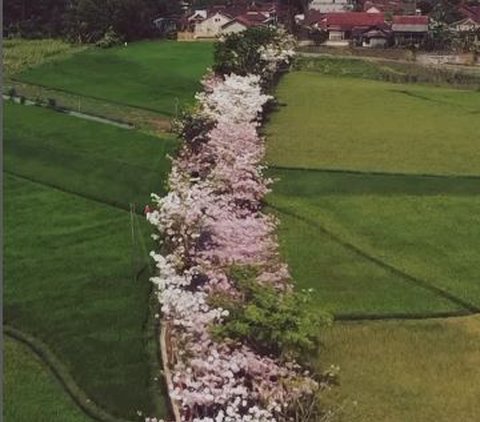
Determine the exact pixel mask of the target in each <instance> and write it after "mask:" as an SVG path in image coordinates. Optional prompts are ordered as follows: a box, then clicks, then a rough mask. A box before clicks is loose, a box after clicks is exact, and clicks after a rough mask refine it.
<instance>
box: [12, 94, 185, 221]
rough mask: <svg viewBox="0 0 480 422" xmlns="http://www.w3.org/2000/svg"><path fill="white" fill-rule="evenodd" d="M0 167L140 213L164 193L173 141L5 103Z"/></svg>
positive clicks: (48, 111) (174, 141)
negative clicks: (152, 197) (1, 163)
mask: <svg viewBox="0 0 480 422" xmlns="http://www.w3.org/2000/svg"><path fill="white" fill-rule="evenodd" d="M4 119H5V127H4V154H5V158H4V168H5V170H6V171H8V172H11V173H14V174H15V175H18V176H22V177H25V178H29V179H33V180H36V181H39V182H41V183H44V184H47V185H50V186H54V187H57V188H59V189H62V190H65V191H68V192H74V193H76V194H79V195H83V196H86V197H88V198H92V199H95V200H98V201H102V202H107V203H109V204H112V205H115V206H119V207H122V208H124V209H127V210H128V209H130V208H129V207H130V204H134V205H135V208H136V210H137V211H139V212H142V210H143V207H144V205H145V204H146V203H147V202H148V201H149V197H150V193H151V192H159V193H162V192H164V188H165V185H164V180H165V178H166V176H167V174H168V172H169V169H170V162H169V160H167V159H166V155H168V154H174V151H175V148H176V140H175V139H174V138H173V137H172V136H170V137H167V136H165V137H164V138H156V137H153V136H147V135H144V134H142V133H139V132H135V131H129V130H125V129H120V128H116V127H112V126H108V125H105V124H101V123H93V122H90V121H86V120H82V119H77V118H74V117H70V116H67V115H63V114H60V113H54V112H52V111H50V110H46V109H42V108H38V107H25V106H21V105H16V104H12V103H6V104H5V113H4Z"/></svg>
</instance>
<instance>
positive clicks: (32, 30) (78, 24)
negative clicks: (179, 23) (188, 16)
mask: <svg viewBox="0 0 480 422" xmlns="http://www.w3.org/2000/svg"><path fill="white" fill-rule="evenodd" d="M3 13H4V15H3V18H4V22H3V32H4V34H3V35H4V37H5V36H7V37H8V36H22V37H25V38H42V37H62V38H66V39H68V40H69V41H72V42H80V43H90V42H97V41H99V40H101V39H102V38H103V37H105V35H106V34H112V33H114V34H116V35H117V36H118V37H119V38H121V39H123V40H125V41H130V40H135V39H140V38H146V37H150V36H153V35H154V34H155V26H154V25H153V20H154V19H155V18H157V17H161V16H170V15H174V14H179V13H181V2H180V1H179V0H41V1H39V0H4V3H3Z"/></svg>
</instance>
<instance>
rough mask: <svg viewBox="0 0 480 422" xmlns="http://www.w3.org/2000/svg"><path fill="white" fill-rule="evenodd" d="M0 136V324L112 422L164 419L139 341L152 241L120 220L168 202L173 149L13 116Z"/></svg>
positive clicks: (37, 115)
mask: <svg viewBox="0 0 480 422" xmlns="http://www.w3.org/2000/svg"><path fill="white" fill-rule="evenodd" d="M4 136H5V138H4V139H5V140H4V151H5V162H4V170H5V171H6V172H7V174H6V177H5V186H4V196H5V237H4V242H5V279H4V280H5V282H4V318H5V321H6V323H8V324H10V325H11V326H13V327H15V328H17V329H19V330H22V331H25V332H26V333H28V334H31V335H33V336H35V337H38V338H39V339H40V340H42V341H44V342H45V343H47V345H48V346H49V347H50V348H51V349H52V351H53V352H54V353H55V354H56V355H57V356H58V357H59V358H60V359H61V361H62V362H63V363H64V365H65V366H66V367H67V368H68V371H69V372H70V373H71V375H72V376H73V378H74V379H75V381H76V382H77V384H78V385H79V386H80V387H81V388H82V389H83V390H84V391H85V392H86V393H87V394H88V395H89V397H90V398H91V399H92V400H93V401H95V402H96V403H97V404H99V405H100V406H102V407H103V408H105V409H106V410H107V411H109V412H111V413H112V414H114V415H117V416H119V417H128V418H134V417H136V416H135V415H136V412H137V410H140V411H143V412H146V413H147V414H153V413H155V414H157V415H163V414H165V407H164V406H165V405H164V403H163V402H162V401H161V400H159V399H161V397H160V398H159V397H158V388H159V386H158V385H157V383H156V382H155V381H154V380H153V373H154V369H153V367H152V364H154V362H153V361H152V356H151V340H152V339H151V338H149V337H148V336H151V335H152V333H149V332H147V331H146V329H147V328H148V327H147V326H146V324H147V323H146V321H147V318H148V315H149V305H148V304H149V292H150V288H151V286H150V283H149V282H148V281H147V276H148V268H147V262H149V259H148V257H147V252H148V251H149V250H150V244H149V239H148V232H149V229H148V228H147V225H146V223H145V222H144V220H143V218H142V217H139V216H135V215H131V214H130V213H129V212H127V210H129V207H130V204H135V206H136V210H137V211H138V212H141V211H142V209H143V206H144V204H145V203H146V202H147V201H148V200H149V194H150V192H151V191H156V192H159V193H161V192H162V191H163V188H164V181H165V177H166V174H167V173H168V171H169V161H168V160H167V158H166V153H170V152H172V151H174V149H175V146H176V143H175V141H174V140H173V139H171V138H169V139H161V138H155V137H149V136H146V135H143V134H140V133H137V132H134V131H128V130H124V129H118V128H115V127H112V126H108V125H102V124H99V123H93V122H88V121H83V120H80V119H76V118H73V117H69V116H66V115H62V114H59V113H56V112H52V111H50V110H45V109H39V108H35V107H25V106H19V105H13V104H6V108H5V133H4ZM142 269H143V270H144V271H143V273H141V270H142ZM46 310H48V311H46ZM154 359H156V357H154ZM7 405H9V404H7Z"/></svg>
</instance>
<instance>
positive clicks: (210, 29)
mask: <svg viewBox="0 0 480 422" xmlns="http://www.w3.org/2000/svg"><path fill="white" fill-rule="evenodd" d="M233 19H234V18H233V16H230V15H227V14H226V13H225V12H223V11H214V12H213V13H209V14H207V17H206V18H205V19H203V20H199V21H198V22H196V23H195V25H194V30H193V33H194V38H215V37H218V36H219V35H220V33H221V31H222V26H223V25H225V24H227V23H228V22H230V21H232V20H233Z"/></svg>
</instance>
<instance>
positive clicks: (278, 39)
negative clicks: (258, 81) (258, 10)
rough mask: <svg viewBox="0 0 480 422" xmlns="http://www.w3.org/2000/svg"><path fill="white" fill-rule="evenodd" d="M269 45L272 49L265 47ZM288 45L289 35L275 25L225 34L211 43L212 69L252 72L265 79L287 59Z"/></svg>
mask: <svg viewBox="0 0 480 422" xmlns="http://www.w3.org/2000/svg"><path fill="white" fill-rule="evenodd" d="M272 47H273V51H268V50H267V49H268V48H272ZM292 47H293V39H292V38H290V37H289V36H288V35H287V34H286V33H284V32H282V31H279V30H278V29H277V28H270V27H253V28H249V29H247V30H245V31H242V32H239V33H234V34H229V35H228V36H226V37H224V38H223V39H222V40H221V42H218V43H217V44H216V45H215V52H214V65H213V70H214V71H215V72H216V73H217V74H220V75H229V74H231V73H235V74H236V75H240V76H245V75H248V74H254V75H260V76H262V78H263V79H264V80H268V79H269V78H270V77H271V76H272V75H271V73H272V72H273V73H275V72H276V71H278V67H277V65H278V64H280V62H282V61H283V62H285V63H288V62H289V60H290V59H291V57H292V56H293V54H290V51H291V48H292ZM265 53H268V55H269V57H265ZM276 55H277V57H275V56H276ZM283 55H284V56H283ZM272 65H273V66H272Z"/></svg>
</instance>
